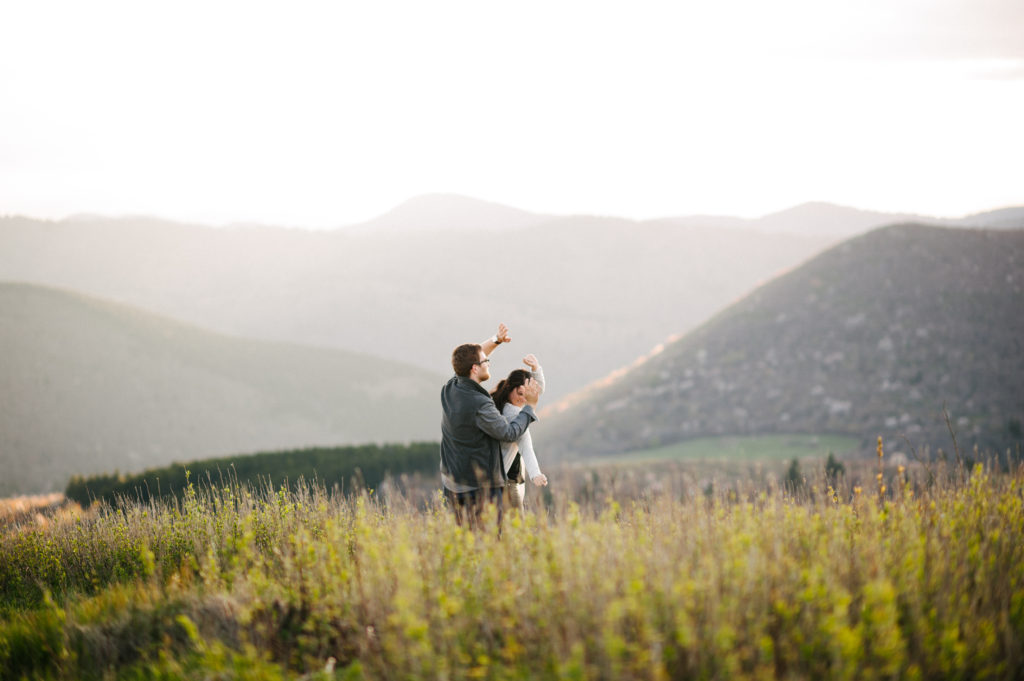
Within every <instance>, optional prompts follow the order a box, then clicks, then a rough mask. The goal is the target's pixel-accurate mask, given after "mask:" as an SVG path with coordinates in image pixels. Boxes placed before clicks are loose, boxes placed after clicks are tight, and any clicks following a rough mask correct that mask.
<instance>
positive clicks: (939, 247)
mask: <svg viewBox="0 0 1024 681" xmlns="http://www.w3.org/2000/svg"><path fill="white" fill-rule="evenodd" d="M944 407H945V408H946V409H947V410H948V412H949V415H950V418H951V421H952V424H953V426H954V429H955V430H956V431H957V435H958V440H959V444H960V446H961V448H963V449H965V450H966V449H969V448H970V447H971V446H972V445H975V444H977V445H979V446H980V447H982V448H986V449H996V450H998V451H1002V450H1003V448H1006V447H1011V446H1015V445H1019V444H1020V442H1021V422H1022V421H1024V233H1022V232H1020V231H994V230H992V231H989V230H964V229H952V228H939V227H926V226H921V225H898V226H892V227H887V228H882V229H879V230H876V231H873V232H871V233H869V234H866V235H863V236H860V237H857V238H854V239H851V240H849V241H847V242H844V243H842V244H841V245H839V246H836V247H834V248H832V249H830V250H828V251H827V252H825V253H823V254H821V255H819V256H818V257H816V258H814V259H813V260H811V261H810V262H808V263H806V264H805V265H803V266H801V267H800V268H798V269H796V270H794V271H792V272H790V273H788V274H786V275H783V276H780V277H779V278H777V279H775V280H774V281H772V282H770V283H768V284H766V285H764V286H762V287H760V288H758V289H757V290H756V291H754V292H753V293H752V294H750V295H748V296H747V297H745V298H744V299H743V300H741V301H739V302H737V303H736V304H734V305H732V306H730V307H728V308H727V309H725V310H724V311H722V312H720V313H719V314H717V315H716V316H715V317H713V318H712V319H711V320H710V321H708V322H707V323H705V324H704V325H702V326H701V327H700V328H698V329H696V330H694V331H693V332H691V333H689V334H687V335H686V336H684V337H682V338H680V339H679V340H677V341H675V342H672V343H669V344H667V345H666V346H665V347H664V348H663V349H661V350H660V352H657V353H654V354H652V355H650V356H648V357H646V358H645V359H643V360H640V361H638V362H637V363H636V364H635V365H634V366H633V367H632V368H631V369H630V370H629V371H627V372H625V373H624V374H622V375H621V376H618V377H610V378H609V379H608V380H606V381H605V382H603V384H600V383H599V384H595V385H594V386H591V387H590V388H588V389H587V390H585V391H582V392H581V393H578V394H576V395H574V396H573V397H571V398H570V399H568V400H565V401H564V402H563V403H562V404H561V405H559V406H558V407H557V408H556V409H555V410H553V411H557V412H558V413H556V414H554V415H552V417H551V418H549V419H547V420H546V421H545V422H543V424H542V426H541V428H543V431H542V434H541V432H540V431H538V434H537V435H536V437H537V440H538V442H539V443H543V446H544V448H545V451H548V452H551V453H552V454H553V455H556V456H557V455H560V456H563V457H581V456H585V455H590V454H597V453H614V452H626V451H633V450H642V449H645V448H650V447H657V446H662V445H667V444H671V443H673V442H680V441H684V440H688V439H692V438H697V437H707V436H718V435H727V434H764V433H787V432H789V433H833V434H846V435H853V436H856V437H858V438H862V442H863V444H864V446H865V448H870V447H871V446H872V445H873V443H874V441H875V438H876V437H877V436H879V435H881V436H883V437H884V438H885V439H886V441H888V442H889V443H890V446H894V447H897V448H899V449H903V450H904V451H906V449H907V447H908V445H907V442H908V441H909V443H910V445H911V446H913V447H915V448H916V449H923V448H924V447H925V446H928V447H930V448H931V451H933V452H934V451H935V449H936V448H939V447H941V448H943V449H944V450H945V451H947V452H949V451H951V450H952V442H951V438H950V435H949V432H948V429H947V424H946V421H945V417H944V415H943V408H944ZM904 437H905V438H906V440H904V439H903V438H904Z"/></svg>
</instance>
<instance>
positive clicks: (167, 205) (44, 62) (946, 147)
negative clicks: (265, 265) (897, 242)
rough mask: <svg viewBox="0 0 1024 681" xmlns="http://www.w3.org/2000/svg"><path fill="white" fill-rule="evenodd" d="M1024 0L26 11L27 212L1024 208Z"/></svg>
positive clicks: (4, 94)
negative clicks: (466, 202)
mask: <svg viewBox="0 0 1024 681" xmlns="http://www.w3.org/2000/svg"><path fill="white" fill-rule="evenodd" d="M1021 121H1024V2H1020V0H857V1H856V2H852V1H843V2H836V1H835V0H774V1H773V2H764V1H763V0H717V1H716V2H707V0H700V1H699V2H688V1H685V0H680V1H676V2H651V1H646V0H629V1H628V2H601V1H600V0H587V1H583V2H576V1H568V2H562V1H559V0H543V1H539V2H534V1H533V0H518V1H517V2H514V3H510V2H504V3H497V2H490V1H488V0H471V1H465V2H463V1H452V0H431V1H430V2H423V1H422V0H415V1H411V2H397V1H394V0H370V1H367V2H354V1H348V0H337V1H334V2H306V1H303V0H289V1H288V2H259V1H258V0H245V1H237V2H236V1H234V0H231V1H221V0H202V1H200V2H193V1H192V0H176V1H175V2H173V3H171V2H151V1H148V0H130V1H120V0H113V1H112V0H94V1H91V2H87V3H85V2H80V1H77V0H64V1H51V0H33V1H32V2H22V1H19V0H0V215H4V214H22V215H30V216H34V217H43V218H54V219H56V218H61V217H65V216H68V215H71V214H76V213H99V214H106V215H125V214H149V215H156V216H160V217H165V218H170V219H176V220H185V221H194V222H202V223H206V224H229V223H237V222H257V223H264V224H274V225H284V226H295V227H308V228H330V227H338V226H342V225H347V224H353V223H357V222H360V221H363V220H367V219H370V218H372V217H374V216H376V215H379V214H381V213H384V212H386V211H388V210H389V209H390V208H392V207H393V206H395V205H397V204H398V203H401V202H402V201H404V200H406V199H409V198H411V197H413V196H416V195H420V194H425V193H435V192H442V193H455V194H464V195H467V196H472V197H475V198H479V199H484V200H488V201H495V202H499V203H504V204H508V205H512V206H515V207H518V208H522V209H526V210H530V211H536V212H545V213H554V214H570V213H573V214H575V213H586V214H598V215H615V216H620V217H627V218H634V219H647V218H657V217H666V216H682V215H692V214H718V215H737V216H743V217H756V216H759V215H763V214H766V213H770V212H773V211H777V210H782V209H785V208H788V207H791V206H793V205H796V204H799V203H803V202H806V201H830V202H834V203H839V204H842V205H847V206H854V207H858V208H865V209H872V210H883V211H898V212H910V213H919V214H927V215H935V216H948V217H956V216H961V215H965V214H968V213H974V212H979V211H984V210H988V209H994V208H1000V207H1005V206H1009V205H1021V204H1024V169H1022V166H1021V159H1022V158H1024V125H1022V123H1021Z"/></svg>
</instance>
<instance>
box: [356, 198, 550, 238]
mask: <svg viewBox="0 0 1024 681" xmlns="http://www.w3.org/2000/svg"><path fill="white" fill-rule="evenodd" d="M550 219H551V216H547V215H539V214H536V213H529V212H527V211H524V210H519V209H518V208H511V207H509V206H503V205H501V204H498V203H491V202H489V201H481V200H479V199H472V198H469V197H466V196H458V195H455V194H426V195H423V196H417V197H415V198H412V199H409V200H408V201H405V202H404V203H402V204H400V205H398V206H396V207H395V208H393V209H392V210H390V211H388V212H387V213H385V214H384V215H381V216H379V217H376V218H374V219H372V220H368V221H367V222H363V223H359V224H356V225H351V226H349V227H346V228H345V231H347V232H350V233H360V234H380V233H387V232H392V233H396V232H397V233H404V232H431V231H439V230H459V231H462V230H473V231H477V232H479V231H484V230H493V231H508V230H516V229H522V228H524V227H531V226H533V225H536V224H538V223H540V222H546V221H547V220H550Z"/></svg>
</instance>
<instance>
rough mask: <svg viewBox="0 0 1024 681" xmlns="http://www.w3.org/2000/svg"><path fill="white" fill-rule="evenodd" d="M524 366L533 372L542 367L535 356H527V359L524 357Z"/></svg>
mask: <svg viewBox="0 0 1024 681" xmlns="http://www.w3.org/2000/svg"><path fill="white" fill-rule="evenodd" d="M523 364H525V365H526V366H528V367H530V369H531V370H533V371H536V370H537V369H538V367H540V362H538V361H537V358H536V357H535V356H534V355H527V356H526V357H523Z"/></svg>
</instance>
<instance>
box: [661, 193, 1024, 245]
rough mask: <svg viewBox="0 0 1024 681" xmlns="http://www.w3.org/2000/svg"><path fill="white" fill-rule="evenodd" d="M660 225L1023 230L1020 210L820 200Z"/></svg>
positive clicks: (849, 231) (804, 230)
mask: <svg viewBox="0 0 1024 681" xmlns="http://www.w3.org/2000/svg"><path fill="white" fill-rule="evenodd" d="M664 222H667V223H672V224H676V225H680V226H701V227H719V228H723V229H745V230H752V231H758V232H765V233H768V234H802V235H816V236H831V237H834V238H836V239H839V238H848V237H851V236H856V235H858V234H863V233H865V232H869V231H871V230H873V229H877V228H879V227H884V226H887V225H894V224H902V223H915V224H927V225H935V226H945V227H981V228H987V229H1024V207H1022V206H1018V207H1015V208H1003V209H999V210H993V211H987V212H984V213H976V214H974V215H968V216H966V217H962V218H940V217H932V216H927V215H912V214H909V213H883V212H879V211H871V210H861V209H859V208H849V207H847V206H837V205H835V204H832V203H824V202H821V201H816V202H810V203H804V204H801V205H799V206H794V207H792V208H787V209H786V210H782V211H779V212H777V213H770V214H768V215H764V216H762V217H759V218H751V219H744V218H734V217H724V216H703V215H694V216H689V217H683V218H668V219H666V220H664Z"/></svg>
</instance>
